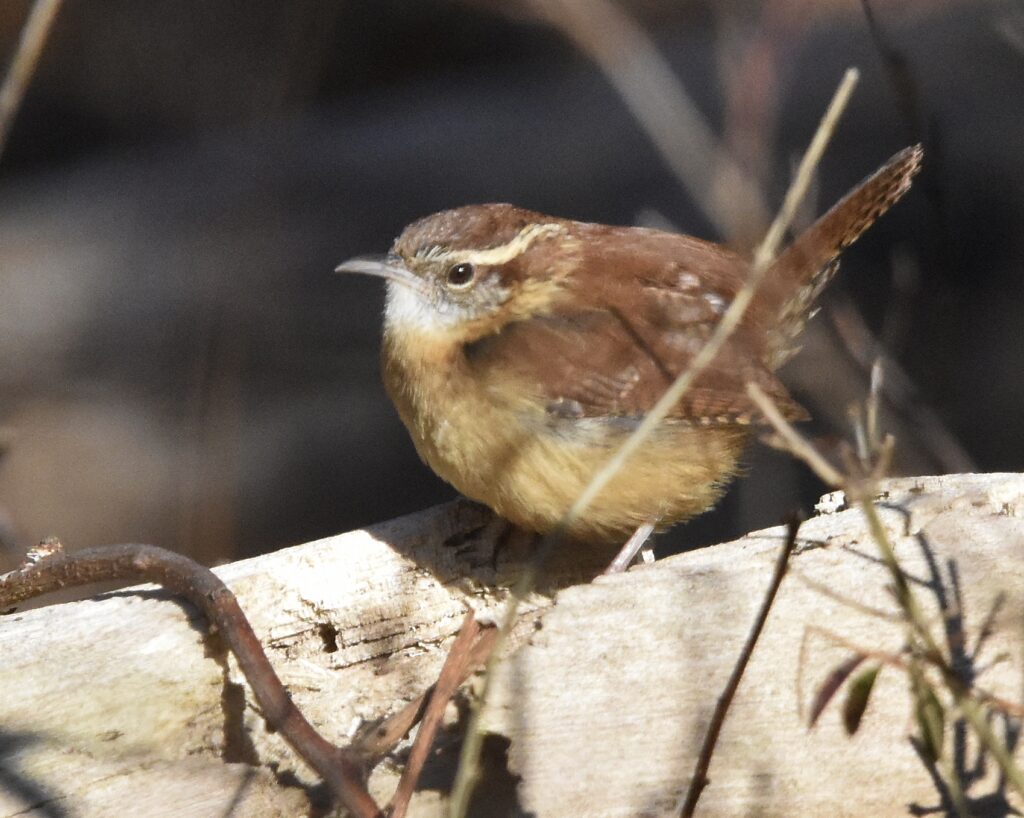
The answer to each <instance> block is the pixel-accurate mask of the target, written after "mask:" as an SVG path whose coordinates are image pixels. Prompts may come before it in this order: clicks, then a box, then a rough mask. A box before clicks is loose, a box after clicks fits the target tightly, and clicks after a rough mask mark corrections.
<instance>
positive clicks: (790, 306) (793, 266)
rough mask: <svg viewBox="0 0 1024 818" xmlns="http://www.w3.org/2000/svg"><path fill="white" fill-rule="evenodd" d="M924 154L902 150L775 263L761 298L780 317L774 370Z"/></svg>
mask: <svg viewBox="0 0 1024 818" xmlns="http://www.w3.org/2000/svg"><path fill="white" fill-rule="evenodd" d="M923 155H924V151H923V150H922V149H921V146H920V145H914V146H912V147H909V148H904V149H903V150H901V151H900V152H899V153H897V154H896V155H895V156H893V157H892V158H891V159H890V160H889V161H888V162H886V163H885V164H884V165H883V166H882V167H881V168H879V169H878V170H876V171H875V172H874V173H873V174H871V175H870V176H869V177H867V178H866V179H865V180H864V181H863V182H861V183H860V184H859V185H857V186H856V187H855V188H853V190H851V191H850V192H849V193H847V194H846V195H845V196H844V197H843V198H842V199H840V200H839V202H838V203H836V204H835V205H834V206H833V207H832V209H831V210H829V211H828V212H827V213H826V214H825V215H824V216H822V217H821V218H819V219H818V220H817V221H816V222H815V223H814V224H812V225H811V226H810V227H809V228H807V230H805V231H804V232H803V233H801V234H800V235H799V236H797V238H796V239H795V240H794V241H793V243H792V244H790V245H789V247H787V248H786V249H785V250H783V251H782V253H781V254H780V255H779V257H778V258H777V259H775V262H774V263H773V264H772V268H771V269H770V270H769V271H768V273H767V275H766V277H765V281H764V285H763V295H762V296H760V298H762V299H763V300H762V302H761V303H762V305H763V306H764V307H765V308H766V309H769V310H771V311H772V312H775V313H776V314H777V315H778V321H779V326H780V328H781V329H782V332H781V333H780V336H779V337H780V342H779V344H778V345H777V348H776V349H773V350H770V351H769V355H770V358H771V359H772V363H773V365H774V366H779V365H781V364H782V363H783V362H784V361H785V360H786V359H787V358H788V357H789V355H790V353H789V351H788V350H789V347H790V346H791V342H792V341H793V340H794V339H795V338H796V336H797V335H798V334H799V333H800V331H801V330H802V329H803V326H804V323H805V322H806V321H807V318H808V316H809V314H810V310H811V306H812V305H813V303H814V300H815V299H816V298H817V296H818V294H819V293H820V292H821V290H822V288H823V287H824V286H825V285H826V284H827V283H828V282H829V279H830V278H831V277H832V275H833V274H834V273H835V271H836V269H837V267H838V262H836V259H837V257H838V256H839V254H840V253H841V252H842V251H843V250H845V249H846V248H847V247H849V246H850V245H851V244H853V242H854V241H856V240H857V238H858V237H859V236H860V235H861V233H863V232H864V231H865V230H867V229H868V228H869V227H870V226H871V225H872V223H873V222H874V221H875V220H876V219H877V218H878V217H879V216H881V215H882V214H883V213H885V211H887V210H888V209H889V208H890V207H892V206H893V205H894V204H895V203H896V202H898V201H899V200H900V198H901V197H902V196H903V194H904V193H906V192H907V191H908V190H910V183H911V180H913V178H914V176H915V175H916V174H917V172H918V171H919V170H920V169H921V158H922V157H923ZM776 311H777V312H776Z"/></svg>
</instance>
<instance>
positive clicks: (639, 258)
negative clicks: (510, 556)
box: [341, 147, 921, 540]
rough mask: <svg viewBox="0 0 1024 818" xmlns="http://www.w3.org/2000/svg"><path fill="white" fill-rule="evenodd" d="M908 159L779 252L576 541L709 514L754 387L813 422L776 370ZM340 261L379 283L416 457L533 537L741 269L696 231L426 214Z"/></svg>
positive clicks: (665, 374) (674, 365)
mask: <svg viewBox="0 0 1024 818" xmlns="http://www.w3.org/2000/svg"><path fill="white" fill-rule="evenodd" d="M920 161H921V150H920V147H914V148H908V149H906V150H904V151H902V152H900V153H898V154H897V155H896V156H894V157H893V158H892V159H891V160H890V161H889V162H888V163H887V164H886V165H885V166H883V167H882V168H881V169H880V170H879V171H877V172H876V173H875V174H873V175H872V176H870V177H869V178H868V179H866V180H865V181H864V182H862V183H861V184H860V185H858V186H857V187H856V188H854V190H853V191H852V192H851V193H849V194H848V195H847V196H846V197H844V198H843V199H842V200H841V201H840V202H839V203H838V204H837V205H836V206H835V207H833V208H832V209H831V210H830V211H829V212H828V213H826V214H825V215H824V216H822V217H821V218H820V219H819V220H818V221H816V222H815V223H814V225H812V226H811V227H810V228H809V229H808V230H806V231H805V232H804V233H802V234H801V235H800V236H799V237H798V238H797V239H796V240H795V241H794V242H793V243H792V244H791V245H790V246H789V247H788V248H787V249H786V250H785V251H784V252H783V253H782V254H781V255H780V256H779V258H778V259H777V260H776V261H775V263H774V264H773V265H772V267H771V269H770V270H769V271H768V272H767V274H766V276H765V279H764V281H763V284H762V286H761V288H760V289H759V291H758V293H757V295H756V297H755V299H754V301H753V303H752V304H751V306H750V309H749V310H748V312H747V313H746V315H745V317H744V320H743V321H742V323H741V324H740V326H739V327H738V329H737V330H736V332H735V333H734V334H733V335H732V336H731V337H730V339H729V341H728V342H727V343H726V345H725V346H724V348H723V349H722V351H721V352H720V353H719V355H718V356H717V357H716V359H715V361H714V363H713V364H712V366H711V367H709V368H708V369H707V370H706V371H705V372H704V373H703V374H702V375H701V376H700V377H699V378H698V379H697V380H696V382H695V384H694V386H693V388H692V389H691V390H690V391H689V392H688V393H687V394H686V395H685V396H684V397H683V399H682V400H681V401H680V402H679V403H678V404H677V405H676V407H674V409H673V410H672V412H671V413H670V415H669V417H668V419H667V420H666V422H665V423H664V424H663V426H662V427H661V429H660V430H659V431H658V432H657V433H656V434H655V435H654V436H653V437H652V438H651V439H650V440H648V442H647V443H646V444H645V445H644V447H643V449H642V450H641V451H640V452H639V453H638V454H637V455H636V456H635V457H634V458H633V460H632V461H631V462H630V463H629V464H628V465H627V467H626V469H625V470H624V471H623V472H622V473H621V474H620V475H619V477H617V478H616V479H615V480H614V481H613V482H612V484H611V485H609V487H608V488H607V489H606V490H605V491H603V492H602V493H601V494H600V495H599V497H598V499H597V501H596V502H595V503H594V505H593V506H592V508H591V510H590V512H589V513H588V514H587V515H586V517H585V518H584V519H583V520H581V521H579V522H578V523H577V524H576V525H575V526H574V528H573V530H572V533H573V534H575V535H577V536H580V537H589V538H595V539H601V540H620V539H621V538H623V537H624V536H625V535H627V534H628V533H629V532H630V531H631V530H632V529H634V528H635V527H636V526H637V525H639V524H640V523H643V522H645V521H648V520H655V519H656V520H659V521H661V522H662V523H663V524H667V523H670V522H674V521H678V520H681V519H686V518H688V517H690V516H693V515H694V514H697V513H699V512H700V511H703V510H704V509H705V508H707V507H708V506H709V505H710V504H712V503H713V502H714V500H715V499H716V498H717V497H718V495H719V494H720V493H721V491H722V488H723V486H724V485H725V483H726V482H727V481H728V480H729V479H730V478H731V477H732V475H733V474H734V473H735V471H736V461H737V458H738V456H739V453H740V451H741V449H742V446H743V443H744V442H745V440H746V437H747V435H748V425H749V424H750V423H751V422H756V421H757V418H756V412H755V410H754V407H753V406H752V405H751V404H750V401H749V399H748V398H747V394H746V384H747V383H748V382H754V383H756V384H758V385H759V386H760V387H761V388H762V389H763V390H764V391H765V392H767V393H768V395H769V396H771V397H772V398H773V399H774V400H775V402H776V403H777V404H778V405H779V406H780V408H781V409H782V411H783V413H784V414H785V415H786V416H788V417H789V418H791V419H802V418H804V417H806V412H805V411H804V410H803V409H802V407H800V406H799V405H798V404H797V403H796V402H795V401H793V399H792V398H791V397H790V396H789V395H788V393H787V392H786V390H785V388H784V387H783V386H782V384H781V383H780V382H779V380H778V379H777V377H776V375H775V370H776V368H777V367H778V366H779V365H781V363H782V362H784V361H785V360H786V359H787V358H788V357H789V356H790V355H791V354H792V352H793V351H794V342H795V340H796V337H797V335H798V334H799V332H800V330H801V329H802V327H803V325H804V323H805V322H806V320H807V318H808V317H809V314H810V311H811V308H812V306H813V302H814V300H815V298H816V296H817V295H818V293H819V292H820V291H821V289H822V287H824V285H825V284H826V283H827V281H828V279H829V278H830V276H831V274H832V272H834V269H835V263H834V262H835V259H836V257H837V256H838V255H839V253H840V252H841V251H842V249H844V248H845V247H846V246H848V245H849V244H850V243H851V242H852V241H854V240H855V239H856V238H857V237H858V236H859V235H860V234H861V233H862V232H863V231H864V230H865V229H866V228H867V227H868V226H869V225H870V224H871V223H872V222H873V221H874V220H875V219H876V218H878V216H879V215H881V213H883V212H884V211H885V210H887V209H888V208H889V207H890V206H891V205H892V204H893V203H894V202H895V201H897V200H898V199H899V198H900V197H901V196H902V195H903V194H904V193H905V192H906V190H907V189H908V188H909V185H910V180H911V179H912V177H913V176H914V174H915V173H916V172H917V170H918V168H919V165H920ZM341 269H350V270H355V271H359V272H371V273H376V274H379V275H384V276H386V277H388V278H390V279H392V281H390V282H389V296H388V308H387V313H386V319H385V343H384V353H383V357H384V377H385V383H386V385H387V387H388V391H389V393H390V394H391V396H392V398H393V400H394V401H395V404H396V406H397V407H398V410H399V413H400V414H401V416H402V419H403V421H404V422H405V424H406V426H407V427H408V428H409V430H410V433H411V434H412V437H413V440H414V442H415V443H416V446H417V449H418V450H419V452H420V454H421V455H422V456H423V458H424V459H425V460H426V462H427V463H428V464H429V465H430V466H431V467H432V468H433V469H434V470H435V471H437V472H438V474H440V475H441V476H442V477H443V478H444V479H446V480H448V481H449V482H451V483H452V484H453V485H454V486H456V488H458V489H459V490H460V491H462V492H463V493H464V494H466V495H468V496H469V497H472V498H474V499H476V500H479V501H481V502H484V503H486V504H488V505H490V506H491V507H492V508H494V509H495V510H496V511H497V512H498V513H500V514H502V515H503V516H505V517H507V518H508V519H510V520H512V521H513V522H515V523H517V524H519V525H521V526H524V527H526V528H530V529H533V530H537V531H546V530H549V529H550V528H552V527H553V526H554V525H556V524H557V523H558V522H559V520H560V519H561V518H562V516H563V515H564V513H565V511H566V510H567V509H568V507H569V505H571V503H572V502H573V500H574V499H575V498H576V497H577V496H578V495H579V493H580V492H581V491H582V489H583V487H584V486H585V485H586V483H587V482H588V481H589V479H590V478H591V477H592V476H593V474H594V473H595V472H596V471H597V469H598V468H600V466H601V465H603V463H604V462H605V461H606V460H607V458H608V457H609V456H610V454H611V453H612V451H613V450H614V448H615V447H617V446H618V445H620V444H621V442H622V441H623V440H624V439H625V436H626V435H628V434H629V432H630V431H631V429H632V428H634V427H635V425H636V423H637V422H638V421H639V420H640V419H641V418H643V416H644V415H645V413H646V412H647V411H649V409H650V408H651V407H652V406H653V405H654V403H655V402H656V401H657V400H658V399H659V398H660V397H661V395H662V394H663V393H664V391H665V390H666V389H667V388H668V386H669V385H670V384H671V382H672V381H673V380H674V379H675V378H676V377H677V376H678V375H679V374H680V373H681V372H683V371H685V369H686V368H687V366H688V365H689V364H690V362H691V361H692V360H693V357H694V356H695V355H696V354H697V352H698V351H699V350H700V348H701V346H702V345H703V344H704V343H705V342H706V340H707V338H708V337H709V336H710V334H711V333H712V332H713V330H714V327H715V325H716V324H717V322H718V321H719V320H720V318H721V316H722V314H723V313H724V311H725V310H726V308H727V307H728V305H729V303H730V302H731V301H732V299H733V298H734V297H735V295H736V293H737V292H738V291H739V289H740V288H741V287H742V286H743V284H744V282H745V281H746V280H747V277H748V275H749V271H750V265H749V262H748V261H747V260H746V259H744V258H742V257H740V256H739V255H737V254H735V253H733V252H732V251H730V250H728V249H726V248H723V247H721V246H719V245H716V244H712V243H710V242H706V241H702V240H700V239H695V238H692V237H689V236H684V235H677V234H672V233H666V232H662V231H658V230H649V229H644V228H635V227H613V226H608V225H598V224H588V223H582V222H575V221H570V220H567V219H559V218H553V217H549V216H545V215H543V214H540V213H533V212H530V211H526V210H521V209H519V208H516V207H513V206H511V205H504V204H496V205H471V206H468V207H463V208H458V209H456V210H450V211H445V212H443V213H438V214H435V215H433V216H429V217H427V218H426V219H422V220H420V221H418V222H416V223H414V224H412V225H410V226H409V227H408V228H407V229H406V230H405V231H404V232H403V233H402V235H401V236H400V237H399V238H398V240H397V241H396V242H395V245H394V248H393V250H392V253H391V255H390V256H389V257H388V259H387V261H386V262H384V263H379V262H378V263H376V266H374V263H369V262H362V261H354V262H352V263H349V264H347V265H343V267H342V268H341Z"/></svg>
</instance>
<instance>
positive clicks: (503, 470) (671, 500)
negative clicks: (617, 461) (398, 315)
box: [384, 341, 747, 541]
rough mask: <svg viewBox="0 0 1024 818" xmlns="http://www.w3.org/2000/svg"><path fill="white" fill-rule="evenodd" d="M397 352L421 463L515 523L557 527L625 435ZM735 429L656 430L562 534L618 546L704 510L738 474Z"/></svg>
mask: <svg viewBox="0 0 1024 818" xmlns="http://www.w3.org/2000/svg"><path fill="white" fill-rule="evenodd" d="M417 351H418V352H420V353H421V357H420V359H419V360H417V359H416V358H411V357H410V356H409V355H403V356H401V357H399V356H396V354H395V352H396V350H395V347H394V342H393V341H392V343H391V344H386V345H385V350H384V376H385V384H386V385H387V388H388V392H389V394H390V395H391V397H392V399H393V400H394V402H395V405H396V406H397V408H398V411H399V414H400V415H401V417H402V420H403V421H404V422H405V425H406V427H407V428H408V429H409V432H410V434H411V436H412V438H413V442H414V443H415V445H416V449H417V451H418V452H419V454H420V456H421V457H422V458H423V459H424V461H426V463H427V464H428V465H429V466H430V467H431V468H432V469H433V470H434V471H435V472H437V474H438V475H439V476H440V477H441V478H443V479H444V480H446V481H448V482H449V483H451V484H452V485H453V486H454V487H455V488H457V489H458V490H459V491H460V492H462V493H463V494H465V495H466V496H467V497H469V498H471V499H473V500H477V501H479V502H481V503H484V504H485V505H487V506H489V507H491V508H492V509H494V510H495V511H496V512H497V513H498V514H500V515H501V516H502V517H505V518H506V519H508V520H510V521H511V522H513V523H515V524H516V525H519V526H521V527H523V528H526V529H529V530H532V531H539V532H546V531H549V530H551V529H552V528H554V527H555V526H556V525H558V524H559V522H561V521H562V520H563V519H564V517H565V515H566V512H567V511H568V510H569V508H570V507H571V506H572V504H573V503H574V502H575V500H576V498H577V497H579V496H580V494H581V493H582V492H583V490H584V488H585V487H586V486H587V484H588V483H589V481H590V480H591V479H592V478H593V476H594V475H595V474H596V473H597V472H598V470H599V469H600V468H601V467H602V466H604V465H605V463H607V462H608V459H609V458H610V457H611V456H612V455H613V454H614V452H615V451H616V449H617V448H618V447H619V446H620V445H621V444H622V442H623V441H624V440H625V438H626V436H627V435H628V433H629V425H628V424H625V423H623V422H622V421H621V420H614V421H607V420H602V419H597V418H587V419H559V420H557V421H552V419H551V418H550V417H549V416H548V415H547V413H545V412H544V410H543V408H542V407H541V406H537V407H536V408H531V407H530V405H529V404H521V405H518V406H513V405H511V404H510V403H509V402H508V401H507V400H504V399H503V398H502V397H501V396H499V395H496V394H495V392H494V390H493V389H490V390H489V389H487V388H486V387H484V386H482V385H481V384H479V383H477V382H476V381H475V380H473V379H471V378H469V377H468V376H467V375H466V374H465V373H464V371H463V370H461V369H460V368H459V367H458V366H457V365H452V363H451V362H450V361H444V360H429V359H427V360H424V359H423V357H424V356H427V357H428V356H429V350H428V348H426V347H422V346H421V347H418V348H417ZM746 436H747V433H746V430H745V429H744V428H743V427H740V426H726V427H713V428H705V427H695V426H691V425H689V424H682V423H673V424H670V425H666V426H664V427H662V428H661V429H660V430H659V431H657V432H656V433H655V435H654V436H653V437H652V438H650V439H649V440H648V442H646V443H645V444H644V445H643V446H642V447H641V449H640V450H639V451H638V452H637V453H636V454H634V455H633V457H632V458H631V459H630V460H629V461H628V462H627V464H626V466H625V468H624V469H623V470H622V471H621V472H620V473H619V474H618V475H617V476H616V477H615V478H614V479H613V480H612V481H611V483H610V484H609V485H608V486H607V487H606V488H605V489H604V490H603V491H602V492H601V493H600V494H599V495H598V496H597V498H596V499H595V501H594V502H593V504H592V505H591V507H590V508H589V510H588V511H587V512H586V513H585V514H584V515H583V517H582V518H581V519H579V520H578V521H576V522H575V523H574V524H573V525H572V527H571V528H570V530H569V532H568V533H569V534H570V535H571V536H573V537H577V538H579V539H588V540H594V541H621V540H622V539H624V538H625V537H626V536H628V535H629V534H630V533H631V532H632V531H633V530H634V529H635V528H636V527H637V526H639V525H641V524H642V523H644V522H648V521H658V522H660V523H661V524H663V525H667V524H670V523H673V522H678V521H681V520H686V519H688V518H690V517H693V516H695V515H697V514H699V513H701V512H702V511H704V510H706V509H707V508H709V507H710V506H711V505H712V504H714V502H715V501H716V500H717V499H718V497H719V496H720V495H721V493H722V490H723V488H724V485H725V483H726V482H728V480H729V479H730V478H731V477H732V476H733V474H734V473H735V471H736V461H737V458H738V456H739V454H740V451H741V450H742V447H743V444H744V442H745V440H746Z"/></svg>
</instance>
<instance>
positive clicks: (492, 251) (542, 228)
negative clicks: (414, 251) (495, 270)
mask: <svg viewBox="0 0 1024 818" xmlns="http://www.w3.org/2000/svg"><path fill="white" fill-rule="evenodd" d="M564 232H565V226H564V225H561V224H555V223H553V222H550V223H546V224H529V225H527V226H526V227H524V228H523V229H522V230H520V231H519V233H518V234H517V235H516V237H515V238H514V239H512V240H511V241H509V242H507V243H505V244H501V245H498V246H497V247H488V248H487V249H486V250H449V251H445V250H441V249H440V248H437V247H432V248H431V249H430V250H429V251H427V252H426V253H425V254H423V256H421V258H423V260H424V261H440V260H442V259H444V260H445V261H448V262H454V263H459V262H464V261H465V262H469V263H470V264H477V265H483V266H487V265H494V264H505V263H506V262H509V261H512V259H514V258H516V257H518V256H520V255H521V254H522V253H524V252H526V250H527V249H529V247H530V245H531V244H533V243H534V242H535V241H537V240H538V239H542V238H546V237H547V236H554V235H557V234H558V233H564Z"/></svg>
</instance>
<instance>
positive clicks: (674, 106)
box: [528, 0, 768, 238]
mask: <svg viewBox="0 0 1024 818" xmlns="http://www.w3.org/2000/svg"><path fill="white" fill-rule="evenodd" d="M528 4H529V5H530V6H531V7H532V8H533V9H534V11H535V12H536V13H537V15H538V16H539V17H541V18H542V19H544V20H545V21H547V22H548V23H549V24H551V25H552V26H554V27H556V28H558V29H559V30H561V31H562V32H563V33H564V34H565V35H566V36H567V37H568V38H569V39H570V40H572V42H574V43H575V44H576V46H577V47H578V48H579V49H580V50H581V51H583V52H584V53H585V54H586V55H587V56H588V57H590V58H591V59H592V60H593V61H594V62H595V63H596V64H597V65H598V66H599V67H600V69H601V71H602V72H603V73H604V75H605V77H606V79H607V80H608V82H610V83H611V84H612V86H613V87H614V88H615V90H616V91H617V92H618V94H619V96H620V97H621V99H622V101H623V102H624V103H625V105H626V107H627V108H628V109H629V111H630V113H632V114H633V116H634V117H635V118H636V120H637V121H638V122H639V123H640V124H641V125H642V126H643V129H644V131H645V133H646V134H647V136H648V137H649V138H650V140H651V142H653V143H654V146H655V148H657V150H658V152H659V153H660V154H661V157H662V159H664V161H665V162H666V164H668V166H669V167H670V168H671V170H672V173H673V174H674V175H675V177H676V179H678V180H679V182H680V183H681V184H682V186H683V188H684V189H685V190H686V191H687V192H688V193H689V194H690V196H691V197H692V198H693V200H694V202H695V203H696V204H697V206H698V207H700V209H701V210H702V211H703V213H704V215H705V217H706V218H707V219H708V220H710V221H711V223H712V224H713V225H714V226H715V228H716V229H717V230H718V232H719V233H720V234H721V235H722V236H726V237H728V238H735V237H739V236H742V235H743V234H744V233H749V229H750V228H749V225H751V224H754V225H757V226H758V228H760V226H761V225H764V224H765V223H767V221H768V211H767V208H766V207H765V205H764V201H763V196H762V194H761V191H760V189H759V188H758V185H757V184H756V183H755V182H754V181H753V180H752V179H750V178H749V177H748V176H747V175H746V174H745V173H744V171H743V170H742V169H741V168H740V167H739V165H737V164H736V162H735V161H734V160H732V159H731V158H730V157H729V156H728V154H727V153H726V152H725V151H724V150H723V149H722V147H721V145H720V144H719V142H718V140H717V138H716V137H715V135H714V133H713V132H712V130H711V127H710V126H709V125H708V123H707V121H706V120H705V118H704V116H703V114H701V112H700V110H699V109H698V108H697V106H696V104H695V103H694V102H693V100H692V99H691V98H690V96H689V94H687V92H686V89H685V88H684V87H683V85H682V83H681V82H680V81H679V78H678V77H677V76H676V75H675V73H674V72H673V71H672V67H671V66H670V65H669V63H668V61H667V60H666V59H665V58H664V57H663V56H662V55H661V54H660V52H659V51H658V49H657V47H656V46H655V44H654V43H653V42H652V41H651V38H650V37H649V36H648V35H647V33H646V32H644V30H643V29H642V28H641V27H640V26H639V25H638V24H637V22H636V21H635V20H634V19H633V18H632V17H631V16H629V15H628V14H626V13H625V12H623V11H622V10H620V9H619V8H618V7H617V6H616V5H615V4H614V3H611V2H609V1H608V0H528ZM715 190H722V191H723V192H724V193H725V194H726V195H725V198H726V201H724V202H719V201H717V199H718V198H722V197H716V196H714V195H713V192H714V191H715ZM737 203H739V205H738V204H737Z"/></svg>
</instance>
